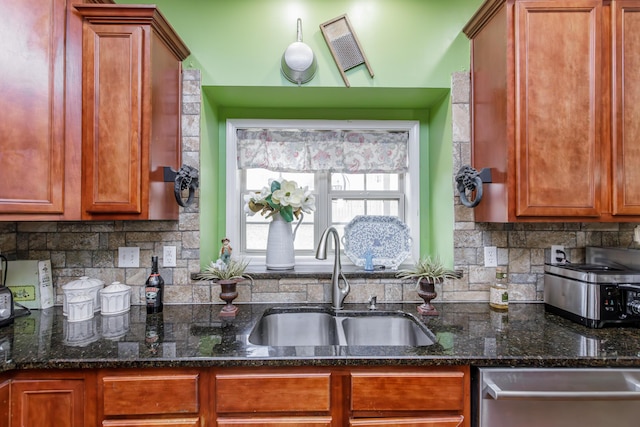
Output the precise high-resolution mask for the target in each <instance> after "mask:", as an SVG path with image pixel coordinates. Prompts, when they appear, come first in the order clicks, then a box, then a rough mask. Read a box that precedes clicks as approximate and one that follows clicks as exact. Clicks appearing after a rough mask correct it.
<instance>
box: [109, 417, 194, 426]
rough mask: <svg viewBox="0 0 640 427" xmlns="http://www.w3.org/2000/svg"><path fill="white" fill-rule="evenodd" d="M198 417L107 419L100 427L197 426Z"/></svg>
mask: <svg viewBox="0 0 640 427" xmlns="http://www.w3.org/2000/svg"><path fill="white" fill-rule="evenodd" d="M199 426H200V418H180V419H170V420H108V421H103V422H102V427H199Z"/></svg>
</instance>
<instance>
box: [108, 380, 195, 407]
mask: <svg viewBox="0 0 640 427" xmlns="http://www.w3.org/2000/svg"><path fill="white" fill-rule="evenodd" d="M102 389H103V405H104V415H105V416H109V415H152V414H197V413H198V410H199V407H198V375H196V374H193V375H148V376H124V375H123V376H106V377H104V378H103V379H102Z"/></svg>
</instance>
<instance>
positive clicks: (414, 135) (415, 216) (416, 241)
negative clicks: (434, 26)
mask: <svg viewBox="0 0 640 427" xmlns="http://www.w3.org/2000/svg"><path fill="white" fill-rule="evenodd" d="M245 128H265V129H291V128H295V129H317V130H332V129H349V130H351V129H353V130H380V131H406V132H409V140H408V144H409V150H408V156H409V171H408V172H407V173H406V174H405V177H404V185H405V192H404V193H405V198H404V200H405V206H404V213H405V223H406V224H407V226H408V227H409V230H410V233H411V237H412V239H411V256H410V257H409V259H407V260H405V261H404V264H407V263H412V262H413V261H414V260H416V259H418V258H419V254H420V133H419V132H420V124H419V122H417V121H412V120H275V119H274V120H270V119H228V120H227V126H226V153H227V154H226V167H227V171H226V180H227V182H226V186H225V188H226V190H227V194H226V205H227V206H226V216H227V218H226V231H227V233H226V236H227V237H228V238H229V239H230V240H231V242H239V241H240V223H241V221H240V215H244V211H243V208H242V202H241V200H240V198H241V197H242V196H241V188H240V179H239V172H240V171H239V169H238V162H237V157H238V156H237V146H238V142H237V137H236V135H237V133H236V131H237V130H238V129H245ZM322 199H323V198H318V200H316V203H318V202H319V201H320V200H322ZM237 255H238V256H239V257H242V258H245V259H247V260H251V265H252V266H253V267H260V266H264V265H265V256H264V255H261V256H256V255H251V256H247V254H242V253H240V254H237ZM328 258H331V257H328ZM341 261H342V264H343V265H353V264H352V262H351V260H349V258H347V257H345V256H343V257H342V258H341ZM331 262H332V260H331V259H328V260H323V261H321V260H317V259H316V258H315V257H313V256H296V265H300V266H305V265H321V264H329V263H331Z"/></svg>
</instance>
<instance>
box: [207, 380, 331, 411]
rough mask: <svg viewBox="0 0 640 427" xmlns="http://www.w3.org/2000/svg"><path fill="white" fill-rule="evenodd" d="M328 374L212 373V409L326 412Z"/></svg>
mask: <svg viewBox="0 0 640 427" xmlns="http://www.w3.org/2000/svg"><path fill="white" fill-rule="evenodd" d="M330 384H331V374H329V373H319V374H259V375H248V374H244V375H235V374H231V375H216V410H217V411H218V412H221V413H238V412H300V411H307V412H326V411H329V408H330V406H331V405H330V395H331V393H330Z"/></svg>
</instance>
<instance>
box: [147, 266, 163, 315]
mask: <svg viewBox="0 0 640 427" xmlns="http://www.w3.org/2000/svg"><path fill="white" fill-rule="evenodd" d="M144 287H145V289H144V294H145V298H146V300H147V314H154V313H162V297H163V295H162V294H163V293H164V279H163V278H162V276H161V275H160V273H158V257H157V256H154V257H151V274H150V275H149V277H148V278H147V281H146V283H145V286H144Z"/></svg>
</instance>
